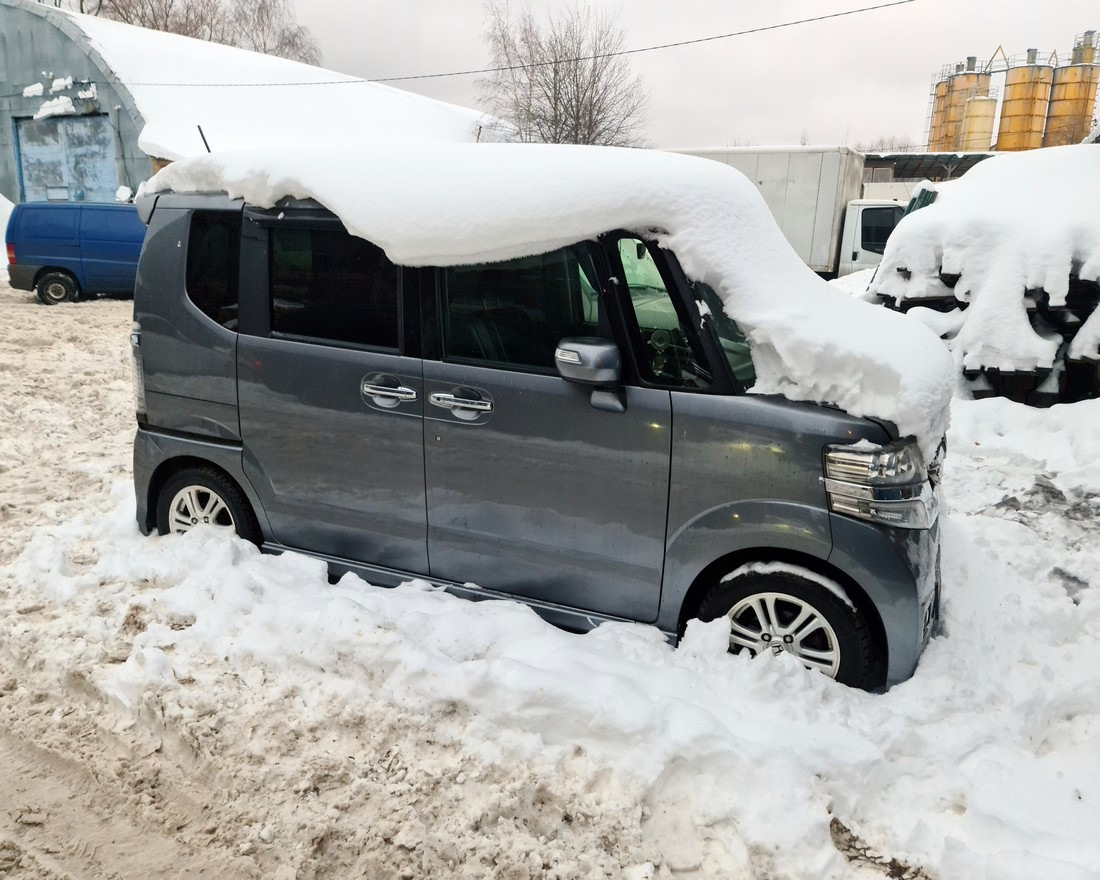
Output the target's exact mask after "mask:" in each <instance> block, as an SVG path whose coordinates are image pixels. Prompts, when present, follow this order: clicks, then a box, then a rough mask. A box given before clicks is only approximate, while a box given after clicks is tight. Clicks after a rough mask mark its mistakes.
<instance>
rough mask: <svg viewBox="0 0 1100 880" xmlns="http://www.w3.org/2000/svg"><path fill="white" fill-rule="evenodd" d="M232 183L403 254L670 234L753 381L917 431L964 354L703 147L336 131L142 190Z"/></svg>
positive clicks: (926, 429)
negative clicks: (837, 270) (854, 279)
mask: <svg viewBox="0 0 1100 880" xmlns="http://www.w3.org/2000/svg"><path fill="white" fill-rule="evenodd" d="M164 190H173V191H176V192H201V191H226V192H228V193H229V194H230V195H231V196H234V197H237V196H240V197H243V198H245V199H246V200H247V201H249V202H251V203H253V204H256V205H260V206H265V207H270V206H273V205H274V204H275V203H276V202H277V201H278V200H279V199H280V198H282V197H285V196H292V197H295V198H314V199H316V200H317V201H318V202H320V203H321V204H323V205H324V206H326V207H327V208H329V209H330V210H332V211H333V212H334V213H336V214H337V215H339V216H340V217H341V219H342V220H343V221H344V224H345V225H346V226H347V228H348V229H349V231H351V232H352V233H354V234H356V235H359V236H362V237H363V238H366V239H368V240H370V241H372V242H374V243H375V244H377V245H379V246H380V247H382V248H383V249H384V250H385V251H386V253H387V254H388V255H389V257H390V258H391V259H392V260H393V261H394V262H395V263H399V264H403V265H455V264H462V263H466V264H469V263H475V262H483V261H491V260H503V259H509V258H513V257H518V256H523V255H529V254H537V253H544V252H546V251H549V250H552V249H554V248H556V247H560V246H564V245H567V244H571V243H574V242H576V241H581V240H584V239H590V238H594V237H595V236H597V235H599V234H600V233H603V232H607V231H610V230H614V229H628V230H637V231H640V232H644V233H646V234H647V235H650V236H652V237H654V238H655V239H656V240H657V241H658V242H660V243H661V244H662V245H664V246H667V247H669V248H670V249H671V250H673V252H675V254H676V255H677V257H678V258H679V260H680V262H681V264H682V265H683V267H684V270H685V271H686V272H687V274H688V276H689V277H691V278H693V279H695V280H698V281H702V282H706V283H707V284H709V285H710V286H711V287H713V288H714V289H715V290H717V291H718V292H719V293H720V294H721V296H722V298H723V300H724V302H725V303H726V308H727V311H728V312H729V314H730V316H731V317H733V318H734V319H735V320H736V321H738V323H739V324H740V325H741V327H742V328H743V329H744V330H745V331H746V333H747V334H748V336H749V339H750V342H751V345H752V350H753V359H754V363H755V366H756V372H757V383H756V385H755V386H754V388H753V390H754V391H755V392H758V393H769V394H770V393H779V394H783V395H784V396H786V397H788V398H791V399H798V400H815V401H819V402H823V403H833V404H837V405H839V406H841V407H843V408H844V409H845V410H847V411H849V412H851V413H853V414H855V415H868V416H877V417H880V418H884V419H889V420H891V421H893V422H894V423H895V424H897V426H898V428H899V430H900V431H901V433H902V434H903V435H904V434H915V435H916V436H918V437H919V438H920V440H921V443H922V447H923V448H924V450H925V452H926V454H931V453H932V452H933V451H934V449H935V447H936V445H937V444H938V443H939V440H940V437H941V436H942V435H943V433H944V431H945V429H946V423H947V411H948V405H949V401H950V397H951V392H952V387H953V367H952V364H951V361H950V358H949V356H948V354H947V352H946V350H945V349H944V347H943V345H942V344H941V343H940V341H939V339H937V337H936V336H935V335H934V334H933V333H932V332H931V331H930V330H928V329H927V328H926V327H924V326H922V325H920V324H918V323H917V322H914V321H908V320H907V319H905V317H904V316H902V315H899V314H896V313H894V312H891V311H888V310H886V309H881V308H876V307H874V306H871V305H869V304H867V303H863V302H859V301H856V300H853V299H852V298H850V297H848V296H846V295H845V294H843V293H842V292H840V291H837V290H834V289H833V288H832V287H831V286H830V285H829V284H827V283H826V282H824V281H822V280H821V279H820V278H818V277H817V276H816V275H815V274H814V273H813V272H811V271H810V270H809V269H808V268H807V267H806V266H805V265H804V264H803V263H802V261H801V260H799V259H798V257H797V255H796V254H795V253H794V251H793V250H792V249H791V247H790V245H789V244H788V243H787V241H786V239H785V238H784V237H783V235H782V233H781V232H780V231H779V228H778V226H777V225H776V223H775V220H774V219H773V218H772V215H771V212H770V211H769V210H768V208H767V206H766V205H765V203H764V200H763V199H762V198H761V196H760V194H759V193H758V192H757V191H756V188H755V187H754V186H753V185H752V184H751V183H750V182H749V181H748V180H747V179H746V178H745V177H744V175H742V174H741V173H740V172H738V171H736V170H734V169H732V168H730V167H728V166H725V165H722V164H720V163H717V162H712V161H709V160H706V159H697V158H693V157H690V156H682V155H673V154H668V153H660V152H656V151H651V150H631V149H620V148H610V147H577V146H550V145H532V144H476V145H475V144H465V145H448V144H437V145H412V146H409V147H405V148H401V149H396V148H393V147H389V148H386V147H378V146H374V147H365V146H354V145H347V146H333V147H318V148H311V149H272V150H261V151H249V152H241V153H223V154H214V155H211V156H204V157H200V158H196V159H192V160H189V161H186V162H181V163H176V164H173V165H171V166H169V167H168V168H166V169H164V170H163V171H161V172H160V173H159V174H157V175H156V176H155V177H154V178H153V179H152V180H150V181H149V182H148V184H146V186H145V188H144V192H145V193H153V192H158V191H164Z"/></svg>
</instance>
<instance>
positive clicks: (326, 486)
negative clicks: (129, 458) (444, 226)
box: [237, 212, 427, 574]
mask: <svg viewBox="0 0 1100 880" xmlns="http://www.w3.org/2000/svg"><path fill="white" fill-rule="evenodd" d="M245 227H246V231H245V235H244V239H243V245H242V251H243V256H242V259H243V260H244V262H245V264H246V267H245V270H244V271H242V298H241V317H240V321H241V334H240V341H239V343H238V358H237V365H238V389H239V410H240V419H241V438H242V441H243V447H244V469H245V473H246V474H247V475H248V478H249V480H250V481H251V482H252V484H253V486H254V487H255V489H256V492H257V494H258V495H259V496H260V499H261V501H262V504H263V508H264V510H265V512H266V514H267V517H268V520H269V522H270V525H271V530H272V533H273V537H274V538H275V540H277V541H278V542H279V543H281V544H283V545H285V546H288V547H296V548H300V549H303V550H309V551H311V552H314V553H322V554H326V555H329V556H335V557H340V558H343V559H350V560H357V561H360V562H365V563H367V564H370V565H375V566H380V567H384V568H388V569H394V570H398V571H403V572H412V573H417V574H427V545H426V537H425V532H426V522H425V504H424V451H423V425H422V419H423V396H422V390H423V378H422V374H421V373H422V370H421V360H420V357H419V355H418V352H416V351H415V344H414V343H413V340H411V339H410V337H409V336H408V335H407V334H406V332H405V316H406V308H405V294H406V293H407V294H408V298H409V299H410V301H412V302H415V293H416V292H415V291H414V290H412V289H410V288H412V287H415V286H416V279H417V277H418V275H417V273H416V272H415V271H414V272H407V273H405V274H404V275H403V274H402V272H401V271H400V270H398V269H397V267H395V266H394V265H393V264H392V263H390V262H389V260H388V259H386V257H385V255H384V254H383V252H382V251H381V249H379V248H378V247H376V246H374V245H373V244H371V243H369V242H367V241H365V240H363V239H360V238H356V237H354V236H351V235H349V234H348V233H347V232H346V231H345V230H344V228H343V227H342V226H341V225H340V224H339V222H338V221H336V220H335V219H334V218H331V217H327V218H324V219H310V218H309V217H308V216H307V217H294V216H288V215H287V214H286V212H283V217H282V219H281V220H279V219H277V218H273V217H271V216H269V215H262V214H253V215H252V216H251V219H249V220H246V223H245ZM246 278H247V281H246Z"/></svg>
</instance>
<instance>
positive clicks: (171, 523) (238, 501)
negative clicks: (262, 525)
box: [157, 468, 260, 544]
mask: <svg viewBox="0 0 1100 880" xmlns="http://www.w3.org/2000/svg"><path fill="white" fill-rule="evenodd" d="M200 525H207V526H213V527H214V528H220V529H226V530H231V531H233V532H234V533H236V534H237V535H239V536H240V537H242V538H244V539H245V540H246V541H251V542H252V543H254V544H256V543H259V538H260V529H259V526H257V525H256V518H255V517H254V516H253V515H252V509H251V508H250V507H249V505H248V501H247V500H246V499H245V497H244V495H243V494H241V491H240V489H238V488H237V487H236V485H234V484H233V482H232V481H231V480H229V479H228V478H227V477H225V476H224V475H223V474H221V473H219V472H218V471H216V470H214V469H212V468H186V469H184V470H182V471H180V472H179V473H177V474H173V475H172V476H171V477H169V478H168V480H167V482H165V484H164V486H163V488H162V489H161V490H160V496H159V497H158V499H157V530H158V531H159V532H160V533H161V534H162V535H167V534H174V535H182V534H183V533H184V532H189V531H191V530H192V529H194V528H197V527H198V526H200Z"/></svg>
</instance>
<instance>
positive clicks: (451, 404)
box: [428, 393, 493, 413]
mask: <svg viewBox="0 0 1100 880" xmlns="http://www.w3.org/2000/svg"><path fill="white" fill-rule="evenodd" d="M428 400H429V402H430V403H431V404H432V406H439V407H442V408H443V409H468V410H472V411H473V412H480V413H487V412H492V411H493V404H492V403H490V402H489V401H488V400H474V399H471V398H468V397H455V396H454V395H453V394H439V393H437V394H432V395H430V396H429V397H428Z"/></svg>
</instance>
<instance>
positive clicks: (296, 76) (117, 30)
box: [43, 9, 483, 159]
mask: <svg viewBox="0 0 1100 880" xmlns="http://www.w3.org/2000/svg"><path fill="white" fill-rule="evenodd" d="M43 14H44V15H45V17H46V18H47V19H50V20H53V21H58V22H64V23H65V25H66V26H68V25H69V24H72V25H75V26H76V27H78V28H79V29H80V30H81V31H83V32H84V33H85V34H86V35H87V37H88V38H89V40H90V42H91V44H92V46H93V48H95V49H96V50H98V52H99V53H100V54H101V55H102V56H103V58H104V59H105V60H106V62H107V64H108V65H110V68H111V71H112V74H113V75H114V76H117V77H118V79H119V80H120V81H121V82H122V83H123V85H124V86H125V87H126V89H127V90H128V91H129V93H130V94H131V95H132V96H133V98H134V102H135V103H136V104H137V108H138V110H139V111H140V113H141V115H142V117H143V118H144V120H145V127H144V129H143V130H142V132H141V136H140V138H139V141H138V143H139V145H140V146H141V148H142V150H144V151H145V152H146V153H148V154H149V155H150V156H156V157H159V158H164V159H179V158H182V157H184V156H190V155H197V154H200V153H205V152H206V147H205V146H204V144H203V141H202V138H201V137H200V135H199V131H198V126H202V131H203V133H204V134H205V135H206V139H207V141H208V142H209V144H210V146H211V147H212V148H214V149H219V150H226V149H240V148H242V147H246V146H252V145H261V144H271V143H279V144H289V143H308V142H318V143H323V142H326V141H333V140H343V139H348V140H353V141H355V142H358V143H363V142H364V141H371V140H413V141H416V140H427V141H439V140H441V141H473V140H475V139H476V137H477V127H478V123H479V120H481V119H482V118H483V115H482V114H481V113H479V112H477V111H475V110H470V109H467V108H465V107H459V106H457V105H454V104H447V103H444V102H442V101H435V100H432V99H430V98H424V97H421V96H420V95H415V94H412V93H411V92H404V91H401V90H400V89H394V88H391V87H389V86H384V85H380V84H378V83H369V82H365V81H364V80H361V79H357V78H355V77H351V76H346V75H344V74H341V73H335V72H334V71H331V70H325V69H323V68H319V67H313V66H311V65H307V64H300V63H298V62H295V61H287V60H286V59H283V58H276V57H274V56H271V55H262V54H259V53H256V52H248V51H246V50H244V49H237V48H234V47H231V46H223V45H219V44H217V43H209V42H205V41H203V40H195V39H191V38H189V37H182V36H179V35H177V34H169V33H164V32H161V31H153V30H147V29H145V28H139V27H133V26H131V25H127V24H122V23H120V22H116V21H110V20H109V19H105V18H99V17H96V16H90V15H81V14H79V13H75V12H68V11H66V10H61V9H56V10H49V11H46V12H44V13H43ZM54 85H55V87H56V85H57V83H56V82H55V84H54ZM276 86H277V88H276ZM51 91H52V90H51Z"/></svg>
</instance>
